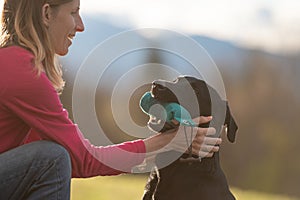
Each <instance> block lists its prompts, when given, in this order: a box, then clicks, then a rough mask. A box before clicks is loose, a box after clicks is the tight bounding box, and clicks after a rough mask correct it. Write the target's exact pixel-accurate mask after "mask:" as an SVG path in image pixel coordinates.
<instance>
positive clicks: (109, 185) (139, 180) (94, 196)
mask: <svg viewBox="0 0 300 200" xmlns="http://www.w3.org/2000/svg"><path fill="white" fill-rule="evenodd" d="M146 181H147V177H146V176H138V175H120V176H107V177H95V178H89V179H72V187H71V200H82V199H86V200H115V199H122V200H140V199H141V196H142V195H143V189H144V185H145V183H146ZM231 191H232V193H233V194H234V196H235V197H236V199H238V200H240V199H242V200H299V199H298V198H292V197H288V196H282V195H272V194H266V193H262V192H255V191H246V190H240V189H238V188H231Z"/></svg>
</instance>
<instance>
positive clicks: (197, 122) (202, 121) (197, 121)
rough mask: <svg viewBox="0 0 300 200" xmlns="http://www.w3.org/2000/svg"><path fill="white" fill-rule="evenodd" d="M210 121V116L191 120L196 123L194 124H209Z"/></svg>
mask: <svg viewBox="0 0 300 200" xmlns="http://www.w3.org/2000/svg"><path fill="white" fill-rule="evenodd" d="M211 120H212V116H207V117H205V116H200V117H196V118H194V119H193V121H194V122H195V123H196V124H205V123H207V122H210V121H211Z"/></svg>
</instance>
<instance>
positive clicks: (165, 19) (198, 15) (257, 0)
mask: <svg viewBox="0 0 300 200" xmlns="http://www.w3.org/2000/svg"><path fill="white" fill-rule="evenodd" d="M0 3H1V7H2V4H3V0H0ZM299 10H300V1H299V0H210V1H208V0H172V1H171V0H126V1H125V0H81V13H82V14H83V15H99V16H103V15H106V16H109V20H111V21H113V22H114V23H116V24H119V25H120V24H123V25H124V24H126V25H130V26H131V27H132V28H145V27H148V28H149V27H152V28H163V29H170V30H174V31H180V32H182V33H185V34H201V35H205V36H209V37H213V38H216V39H221V40H227V41H230V42H233V43H236V44H239V45H242V46H247V47H250V48H252V47H254V48H260V49H263V50H267V51H271V52H299V51H300V37H299V35H300V14H299V13H298V11H299Z"/></svg>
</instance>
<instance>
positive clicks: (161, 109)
mask: <svg viewBox="0 0 300 200" xmlns="http://www.w3.org/2000/svg"><path fill="white" fill-rule="evenodd" d="M140 108H141V109H142V111H143V112H144V113H146V114H147V115H149V116H154V117H156V118H157V119H160V120H163V121H166V122H171V121H172V120H176V121H178V122H179V123H180V124H181V125H184V126H197V125H196V123H195V122H194V121H193V120H192V117H191V115H190V113H189V112H188V111H187V110H186V109H185V108H184V107H183V106H181V105H179V104H178V103H163V102H160V101H158V100H157V99H155V98H153V96H152V94H151V92H146V93H145V94H144V95H143V96H142V98H141V99H140Z"/></svg>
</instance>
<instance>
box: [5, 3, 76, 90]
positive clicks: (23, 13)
mask: <svg viewBox="0 0 300 200" xmlns="http://www.w3.org/2000/svg"><path fill="white" fill-rule="evenodd" d="M71 1H72V0H38V1H36V0H4V6H3V11H2V20H1V23H2V27H1V28H2V30H1V40H0V47H7V46H11V45H18V46H22V47H24V48H26V49H28V50H29V51H31V52H32V53H33V55H34V56H35V60H34V65H35V69H36V70H37V73H38V75H40V73H41V72H42V71H45V73H46V74H47V77H48V78H49V80H50V81H51V83H52V84H53V86H54V88H55V89H56V90H57V92H58V93H60V92H61V91H62V89H63V87H64V81H63V78H62V69H61V65H60V64H59V62H58V59H57V55H56V54H55V52H54V48H53V47H52V45H51V42H50V40H49V36H48V33H47V31H46V27H45V25H44V24H43V22H42V7H43V5H45V4H46V3H48V4H49V5H50V6H51V7H53V8H56V7H57V8H58V7H59V5H61V4H64V3H67V2H71Z"/></svg>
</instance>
